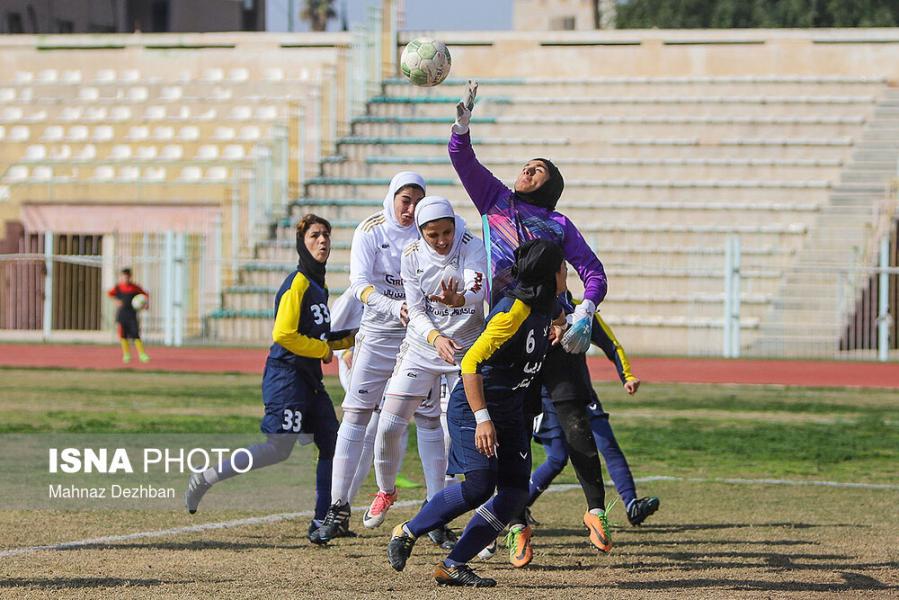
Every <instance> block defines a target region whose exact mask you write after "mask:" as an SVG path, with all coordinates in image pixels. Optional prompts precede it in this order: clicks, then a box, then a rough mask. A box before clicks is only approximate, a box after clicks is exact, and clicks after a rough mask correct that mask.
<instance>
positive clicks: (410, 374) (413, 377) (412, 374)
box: [406, 371, 418, 379]
mask: <svg viewBox="0 0 899 600" xmlns="http://www.w3.org/2000/svg"><path fill="white" fill-rule="evenodd" d="M406 377H411V378H412V379H416V378H417V377H418V373H416V372H415V371H406Z"/></svg>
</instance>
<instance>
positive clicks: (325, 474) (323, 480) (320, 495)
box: [315, 457, 334, 520]
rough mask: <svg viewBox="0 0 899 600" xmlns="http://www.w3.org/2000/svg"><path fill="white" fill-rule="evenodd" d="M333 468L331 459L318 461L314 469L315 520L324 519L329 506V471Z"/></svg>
mask: <svg viewBox="0 0 899 600" xmlns="http://www.w3.org/2000/svg"><path fill="white" fill-rule="evenodd" d="M333 466H334V459H333V458H321V457H319V459H318V466H317V467H316V468H315V518H316V519H319V520H321V519H324V518H325V515H326V514H327V513H328V507H329V506H330V505H331V471H332V468H333Z"/></svg>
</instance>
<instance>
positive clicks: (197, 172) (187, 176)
mask: <svg viewBox="0 0 899 600" xmlns="http://www.w3.org/2000/svg"><path fill="white" fill-rule="evenodd" d="M202 176H203V172H202V170H201V169H200V167H197V166H194V165H190V166H187V167H183V168H182V169H181V175H180V176H179V179H181V180H182V181H199V180H200V178H201V177H202Z"/></svg>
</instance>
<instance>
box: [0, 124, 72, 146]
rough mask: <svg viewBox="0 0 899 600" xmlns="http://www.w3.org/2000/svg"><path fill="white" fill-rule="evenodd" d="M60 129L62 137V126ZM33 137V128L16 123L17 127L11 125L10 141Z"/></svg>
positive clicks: (25, 139)
mask: <svg viewBox="0 0 899 600" xmlns="http://www.w3.org/2000/svg"><path fill="white" fill-rule="evenodd" d="M59 131H60V139H61V138H62V134H61V132H62V127H59ZM30 137H31V129H29V128H28V127H27V126H25V125H16V126H15V127H11V128H10V130H9V136H8V137H7V139H8V140H9V141H10V142H27V141H28V139H29V138H30Z"/></svg>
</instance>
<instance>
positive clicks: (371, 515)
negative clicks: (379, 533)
mask: <svg viewBox="0 0 899 600" xmlns="http://www.w3.org/2000/svg"><path fill="white" fill-rule="evenodd" d="M396 498H397V491H396V490H395V489H394V490H393V491H392V492H389V493H388V492H378V493H377V494H376V495H375V499H374V500H372V502H371V506H369V507H368V510H366V511H365V514H364V515H362V524H363V525H365V526H366V527H367V528H368V529H374V528H375V527H380V526H381V523H383V522H384V517H386V516H387V511H388V510H390V507H391V506H393V503H394V502H396Z"/></svg>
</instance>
